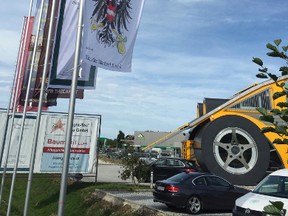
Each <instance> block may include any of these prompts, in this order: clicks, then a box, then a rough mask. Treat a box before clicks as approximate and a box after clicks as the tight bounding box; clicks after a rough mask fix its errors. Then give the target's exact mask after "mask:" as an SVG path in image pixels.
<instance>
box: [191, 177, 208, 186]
mask: <svg viewBox="0 0 288 216" xmlns="http://www.w3.org/2000/svg"><path fill="white" fill-rule="evenodd" d="M193 183H194V184H195V185H207V183H206V180H205V178H204V177H199V178H196V179H194V181H193Z"/></svg>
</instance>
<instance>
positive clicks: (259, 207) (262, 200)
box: [235, 192, 288, 211]
mask: <svg viewBox="0 0 288 216" xmlns="http://www.w3.org/2000/svg"><path fill="white" fill-rule="evenodd" d="M270 201H273V202H275V201H282V202H283V203H284V209H287V210H288V199H287V198H278V197H273V196H267V195H262V194H257V193H253V192H249V193H247V194H245V195H244V196H242V197H240V198H238V199H237V200H236V202H235V204H236V206H240V207H242V208H249V209H251V210H256V211H263V208H264V207H265V206H267V205H271V203H270Z"/></svg>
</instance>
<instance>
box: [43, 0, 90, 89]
mask: <svg viewBox="0 0 288 216" xmlns="http://www.w3.org/2000/svg"><path fill="white" fill-rule="evenodd" d="M63 11H64V13H63ZM78 14H79V0H66V1H63V0H62V1H61V3H60V14H59V19H58V23H57V31H56V35H55V44H54V50H53V59H52V67H51V73H50V76H49V84H48V86H49V87H52V88H70V86H71V80H72V75H73V71H74V70H73V67H74V53H75V45H76V35H77V24H78ZM81 66H82V67H81V70H80V77H79V78H78V84H77V88H78V89H90V88H95V83H96V68H95V66H92V67H91V65H90V64H89V63H85V62H83V63H82V65H81Z"/></svg>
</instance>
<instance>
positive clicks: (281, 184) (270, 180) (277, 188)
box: [253, 176, 288, 198]
mask: <svg viewBox="0 0 288 216" xmlns="http://www.w3.org/2000/svg"><path fill="white" fill-rule="evenodd" d="M253 192H254V193H259V194H264V195H268V196H275V197H281V198H288V177H285V176H267V177H266V178H264V179H263V180H262V181H261V182H260V183H259V184H258V186H257V187H256V188H255V189H254V190H253Z"/></svg>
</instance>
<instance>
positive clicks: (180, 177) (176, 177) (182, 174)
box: [167, 172, 191, 182]
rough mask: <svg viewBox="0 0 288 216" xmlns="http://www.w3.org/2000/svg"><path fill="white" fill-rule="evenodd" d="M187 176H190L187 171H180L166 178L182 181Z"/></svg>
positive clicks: (186, 178)
mask: <svg viewBox="0 0 288 216" xmlns="http://www.w3.org/2000/svg"><path fill="white" fill-rule="evenodd" d="M189 178H191V176H190V175H189V173H185V172H182V173H179V174H176V175H174V176H172V177H170V178H168V179H167V180H169V181H173V182H184V181H186V180H188V179H189ZM189 182H191V181H189Z"/></svg>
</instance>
